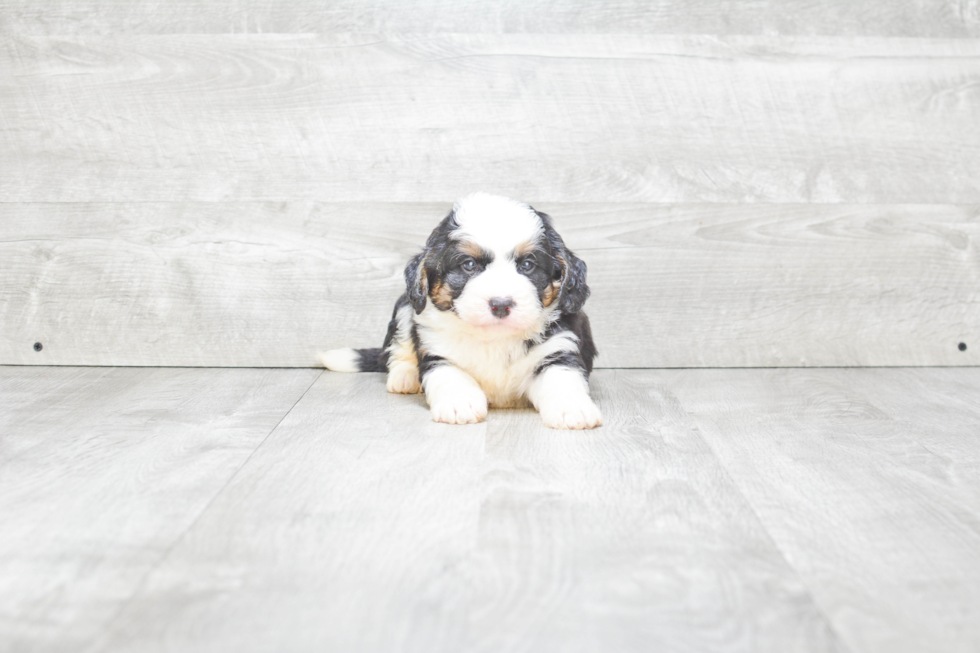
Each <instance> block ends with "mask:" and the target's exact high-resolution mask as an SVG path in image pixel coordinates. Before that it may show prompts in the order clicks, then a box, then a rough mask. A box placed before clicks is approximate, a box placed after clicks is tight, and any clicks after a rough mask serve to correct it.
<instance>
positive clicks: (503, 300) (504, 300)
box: [490, 297, 514, 319]
mask: <svg viewBox="0 0 980 653" xmlns="http://www.w3.org/2000/svg"><path fill="white" fill-rule="evenodd" d="M513 307H514V300H513V299H511V298H510V297H494V298H492V299H491V300H490V312H491V313H493V316H494V317H498V318H500V319H504V318H505V317H507V316H508V315H510V309H511V308H513Z"/></svg>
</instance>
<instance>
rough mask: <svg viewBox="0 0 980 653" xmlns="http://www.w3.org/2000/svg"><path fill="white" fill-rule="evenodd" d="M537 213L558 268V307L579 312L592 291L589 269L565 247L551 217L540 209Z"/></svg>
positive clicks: (556, 283)
mask: <svg viewBox="0 0 980 653" xmlns="http://www.w3.org/2000/svg"><path fill="white" fill-rule="evenodd" d="M535 213H537V214H538V217H539V218H541V224H542V225H544V234H545V238H546V239H547V240H548V247H549V248H551V255H552V256H553V257H554V260H555V267H556V268H557V269H556V277H555V281H554V285H555V286H557V288H558V299H557V301H558V308H559V309H561V312H562V313H578V312H579V311H580V310H582V306H584V305H585V300H586V299H588V298H589V294H590V292H591V291H590V290H589V285H588V284H587V283H586V282H585V278H586V276H587V275H588V271H589V269H588V267H587V266H586V265H585V261H583V260H582V259H580V258H579V257H577V256H575V254H573V253H572V251H571V250H570V249H568V248H566V247H565V241H563V240H562V239H561V236H559V235H558V232H557V231H555V228H554V227H553V226H552V225H551V217H550V216H548V215H547V214H545V213H541V212H540V211H535Z"/></svg>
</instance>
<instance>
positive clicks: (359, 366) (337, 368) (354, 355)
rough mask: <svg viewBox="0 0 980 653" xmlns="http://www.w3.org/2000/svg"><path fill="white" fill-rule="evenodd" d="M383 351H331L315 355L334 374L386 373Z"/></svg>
mask: <svg viewBox="0 0 980 653" xmlns="http://www.w3.org/2000/svg"><path fill="white" fill-rule="evenodd" d="M382 354H384V350H383V349H331V350H330V351H323V352H320V353H319V354H317V358H318V359H319V360H320V363H321V364H322V365H323V366H324V367H325V368H327V369H328V370H333V371H334V372H387V371H388V370H387V369H386V365H385V362H384V361H382V360H381V358H382Z"/></svg>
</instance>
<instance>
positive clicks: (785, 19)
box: [0, 0, 980, 38]
mask: <svg viewBox="0 0 980 653" xmlns="http://www.w3.org/2000/svg"><path fill="white" fill-rule="evenodd" d="M5 32H7V33H20V34H107V33H127V34H130V33H145V34H161V33H256V32H258V33H262V32H265V33H269V32H273V33H295V32H320V33H323V32H362V33H363V32H412V33H434V32H435V33H438V32H451V33H474V32H476V33H491V34H496V33H515V32H517V33H520V32H527V33H537V34H543V33H566V34H567V33H587V34H594V33H633V34H656V33H669V34H683V33H693V34H810V35H812V34H829V35H853V36H932V37H953V38H956V37H977V36H980V4H978V3H977V2H975V1H974V0H958V1H957V0H889V1H882V0H860V1H852V2H845V1H842V0H833V1H831V2H826V1H824V2H817V1H814V0H737V1H734V2H733V1H726V2H705V1H703V0H702V1H700V2H691V1H684V0H655V1H652V2H643V1H641V0H606V1H605V2H602V3H589V4H586V3H576V2H563V1H556V0H527V1H525V2H511V1H508V0H481V1H476V0H455V1H453V2H445V1H440V0H427V1H418V2H377V1H365V0H318V1H312V0H302V1H293V2H281V1H275V2H273V1H271V0H224V1H222V2H213V1H207V0H196V1H188V0H181V1H180V2H165V3H160V2H149V1H147V0H46V1H45V2H44V3H43V4H41V3H38V2H35V1H32V0H4V1H3V2H0V34H4V33H5Z"/></svg>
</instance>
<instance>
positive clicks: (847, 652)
mask: <svg viewBox="0 0 980 653" xmlns="http://www.w3.org/2000/svg"><path fill="white" fill-rule="evenodd" d="M678 403H680V401H679V400H678ZM680 405H681V406H683V404H680ZM684 413H685V414H686V415H687V410H686V409H685V411H684ZM688 418H689V419H690V415H688ZM691 426H692V428H693V429H694V431H695V433H697V436H698V439H699V440H701V442H702V443H703V444H704V446H705V447H707V449H708V451H710V452H711V455H712V456H713V457H714V459H715V461H716V462H717V463H718V466H719V468H721V469H722V470H723V471H724V473H725V476H726V477H727V478H728V482H729V483H730V484H731V486H732V487H734V488H735V489H736V490H738V493H739V496H741V498H742V501H743V502H744V503H745V505H746V506H747V507H748V509H749V510H751V511H752V516H753V517H755V520H756V522H758V524H759V526H760V527H761V528H762V531H763V533H765V538H766V539H767V540H768V541H769V542H770V544H772V547H773V550H775V551H776V552H777V553H779V557H780V558H781V559H782V561H783V562H784V563H785V564H786V567H787V568H788V569H790V570H792V572H793V575H794V576H796V578H797V580H798V581H799V582H800V585H801V586H803V588H804V589H805V590H806V593H807V596H809V597H810V601H811V602H812V603H813V609H814V610H816V611H817V612H818V613H819V614H820V616H821V617H823V620H824V624H825V625H826V627H827V630H828V631H829V632H831V633H833V634H834V639H835V640H836V642H837V645H838V646H839V648H840V650H841V651H842V652H844V653H853V649H852V648H851V646H850V645H849V644H848V643H847V641H846V640H845V639H844V636H843V635H842V634H841V633H840V631H838V630H837V628H835V627H834V622H833V620H832V619H831V618H830V615H828V614H827V611H826V610H824V607H823V606H822V605H821V604H820V601H819V600H818V599H817V596H816V594H814V592H813V588H812V587H811V586H810V584H809V583H808V582H806V580H805V579H804V578H803V575H802V574H801V573H800V571H799V570H798V569H797V568H796V566H795V565H793V564H792V563H791V562H790V561H789V559H788V558H787V557H786V552H785V551H784V550H783V547H781V546H780V545H779V543H778V542H777V541H776V539H775V538H774V537H773V536H772V533H770V532H769V527H768V526H766V523H765V522H764V521H763V520H762V517H760V516H759V513H758V511H756V509H755V506H754V505H752V502H751V501H750V500H749V498H748V496H746V494H745V491H744V490H743V489H742V487H741V486H740V485H739V484H738V483H737V482H736V481H735V477H734V476H733V475H732V472H731V470H730V469H729V468H728V466H727V465H725V463H724V461H723V460H722V457H721V456H719V455H718V452H717V451H715V448H714V447H713V446H711V442H709V441H708V438H705V437H704V436H703V435H701V429H699V428H698V427H697V425H696V424H695V423H694V420H693V419H691Z"/></svg>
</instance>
